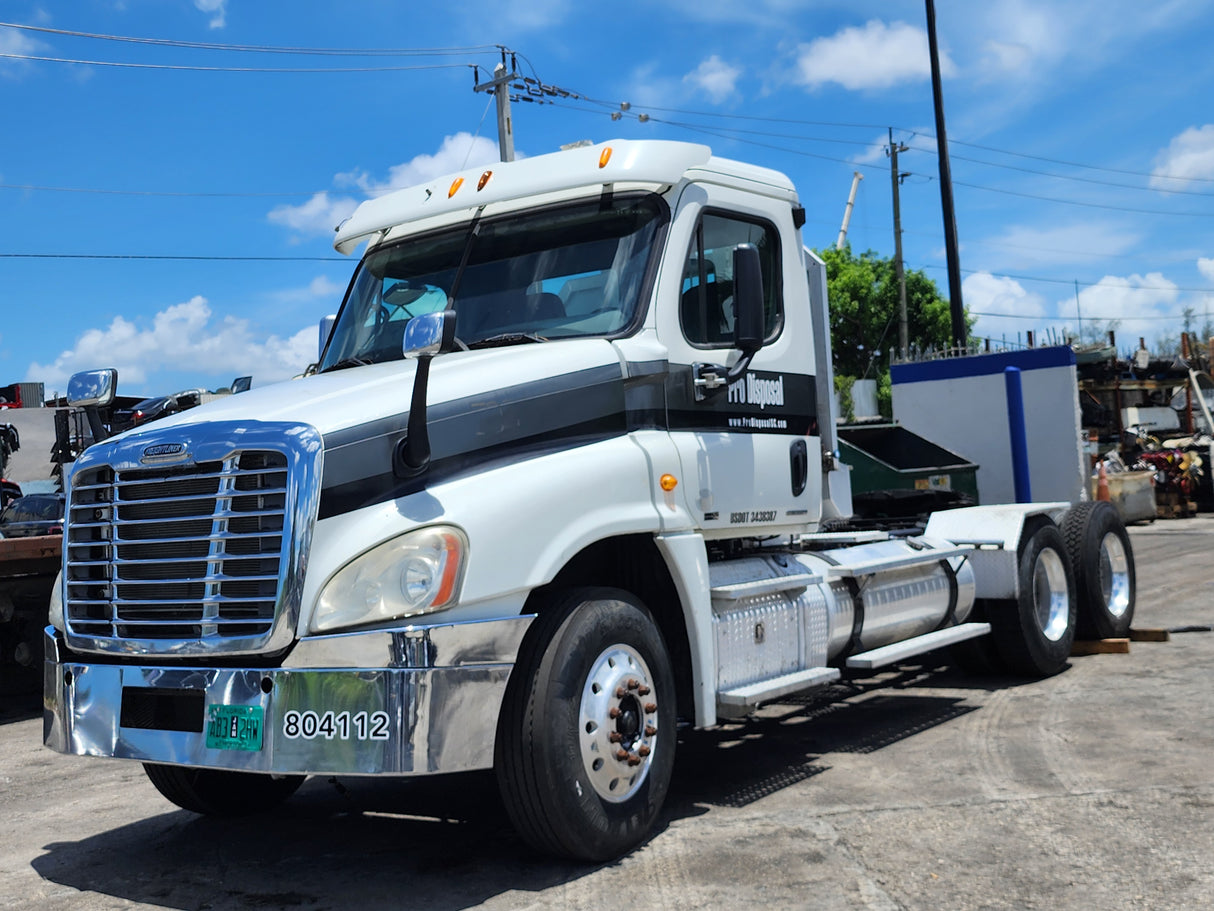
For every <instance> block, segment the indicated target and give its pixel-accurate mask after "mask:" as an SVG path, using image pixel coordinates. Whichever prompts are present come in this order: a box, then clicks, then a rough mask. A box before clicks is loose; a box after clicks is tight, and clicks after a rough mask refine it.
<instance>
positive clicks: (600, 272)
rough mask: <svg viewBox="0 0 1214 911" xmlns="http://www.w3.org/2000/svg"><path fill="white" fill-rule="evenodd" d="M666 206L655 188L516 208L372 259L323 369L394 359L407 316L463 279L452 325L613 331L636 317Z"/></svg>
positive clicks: (507, 336) (512, 332)
mask: <svg viewBox="0 0 1214 911" xmlns="http://www.w3.org/2000/svg"><path fill="white" fill-rule="evenodd" d="M666 213H667V209H666V206H665V203H663V202H662V201H661V199H660V198H659V197H657V196H654V195H652V194H645V195H639V196H638V195H632V196H621V197H604V198H602V199H596V200H594V201H592V202H586V203H580V204H576V205H570V206H561V207H553V208H549V209H542V210H530V211H526V212H520V213H513V214H510V215H505V216H502V217H500V218H493V219H488V218H487V219H485V220H484V221H482V222H480V223H479V224H478V225H477V226H476V233H475V234H473V233H472V231H471V225H470V224H464V225H461V226H459V227H457V228H453V229H451V230H447V231H443V232H441V233H437V234H430V235H425V236H422V237H416V238H410V239H408V240H405V241H402V242H401V243H398V244H394V245H392V246H390V247H385V248H383V249H381V250H376V251H374V252H372V253H370V254H368V255H367V256H366V258H364V259H363V261H362V263H361V264H360V265H359V270H358V273H357V275H356V276H355V278H354V282H353V284H352V285H351V288H350V294H349V296H348V297H347V299H346V302H345V304H344V305H343V307H342V309H341V313H340V314H339V316H338V319H337V324H336V326H334V328H333V334H332V336H331V337H330V340H329V345H328V347H327V348H326V350H325V354H324V359H323V360H322V362H321V364H320V369H321V370H327V369H333V368H335V367H338V366H349V365H354V364H358V363H375V362H378V361H387V360H397V359H399V358H400V357H401V343H402V340H403V338H404V331H405V324H406V323H407V322H408V321H409V320H410V319H411V318H412V317H414V316H419V315H421V314H423V313H431V312H434V311H437V310H443V309H446V307H447V304H448V295H449V294H450V292H451V289H452V287H453V285H454V284H455V281H456V275H457V273H458V272H459V266H460V262H461V260H463V258H464V255H465V248H467V265H466V266H465V268H464V270H463V274H462V275H460V277H459V283H458V287H457V288H456V297H455V300H454V301H453V302H452V303H451V307H452V309H454V310H455V313H456V322H455V333H456V336H457V337H458V338H459V340H460V341H461V342H463V343H464V344H465V345H468V346H470V347H476V346H477V345H478V344H480V343H490V344H492V343H493V340H507V341H511V340H516V339H517V340H524V339H527V340H541V341H543V340H547V339H558V338H585V337H592V336H613V335H618V334H619V333H621V332H623V331H624V330H625V329H627V328H628V327H629V326H631V325H632V323H633V321H634V319H635V318H636V316H637V314H638V309H639V307H640V301H641V295H642V291H643V290H644V285H645V280H646V276H647V274H648V272H649V265H650V259H651V256H650V254H651V251H652V250H653V249H654V238H655V237H656V235H657V232H658V230H659V229H660V228H661V227H662V226H663V225H664V224H665V221H666V217H667V215H666Z"/></svg>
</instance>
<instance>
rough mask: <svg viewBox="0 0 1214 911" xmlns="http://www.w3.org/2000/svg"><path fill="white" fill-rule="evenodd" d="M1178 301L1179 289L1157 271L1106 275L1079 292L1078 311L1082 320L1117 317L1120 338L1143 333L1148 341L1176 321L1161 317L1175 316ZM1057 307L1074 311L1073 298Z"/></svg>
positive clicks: (1102, 319)
mask: <svg viewBox="0 0 1214 911" xmlns="http://www.w3.org/2000/svg"><path fill="white" fill-rule="evenodd" d="M1181 304H1182V301H1181V292H1180V289H1179V288H1178V287H1177V286H1176V283H1175V282H1172V281H1170V280H1168V279H1167V278H1164V276H1163V274H1162V273H1160V272H1148V273H1147V274H1146V275H1139V274H1137V273H1135V274H1133V275H1127V276H1117V275H1106V276H1104V277H1103V278H1102V279H1100V281H1098V282H1097V283H1096V284H1095V285H1092V286H1090V287H1087V288H1083V289H1081V290H1080V292H1079V312H1080V313H1081V314H1082V316H1083V319H1084V320H1089V319H1091V320H1099V321H1101V322H1104V321H1109V320H1116V321H1117V335H1118V337H1119V338H1121V339H1125V338H1128V337H1133V336H1142V337H1144V338H1146V339H1147V341H1148V344H1149V343H1150V342H1151V340H1152V339H1153V338H1154V337H1156V336H1158V335H1159V334H1160V333H1164V332H1167V331H1168V330H1170V329H1173V328H1175V325H1176V324H1178V323H1179V320H1177V323H1176V324H1173V323H1171V322H1169V321H1165V320H1162V319H1161V318H1162V317H1169V316H1178V315H1179V314H1180V311H1181V309H1182V308H1181ZM1060 307H1066V308H1067V310H1066V311H1065V312H1074V309H1075V299H1074V297H1071V298H1069V299H1068V300H1066V301H1064V302H1063V303H1061V304H1060ZM1122 347H1124V343H1123V344H1122Z"/></svg>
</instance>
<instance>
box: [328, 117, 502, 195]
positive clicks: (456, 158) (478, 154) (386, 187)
mask: <svg viewBox="0 0 1214 911" xmlns="http://www.w3.org/2000/svg"><path fill="white" fill-rule="evenodd" d="M518 157H520V158H521V157H522V156H521V155H520V156H518ZM498 159H499V151H498V145H497V142H495V141H494V140H492V139H486V138H485V137H484V136H473V135H472V134H471V133H466V132H463V133H456V134H455V135H454V136H444V137H443V141H442V144H441V145H440V146H439V147H438V151H437V152H435V153H434V154H433V155H428V154H425V153H422V154H420V155H415V156H414V157H413V158H410V159H409V160H408V161H406V162H403V163H402V164H398V165H393V166H392V167H391V168H389V169H388V176H387V177H386V178H384V179H382V180H380V179H377V178H374V177H372V176H371V175H370V174H368V173H367V172H366V171H347V172H345V173H343V174H338V175H337V176H336V177H335V178H334V179H333V182H334V183H336V184H337V185H338V186H354V187H358V188H359V189H360V190H362V191H363V192H364V193H365V194H367V196H369V197H371V196H382V195H383V194H384V193H390V192H391V191H392V190H399V189H401V188H402V187H413V186H416V185H417V184H420V183H425V182H426V181H428V180H433V179H434V178H435V177H442V176H443V175H444V174H451V173H453V172H455V171H462V170H464V169H465V168H479V167H481V166H482V165H487V164H492V163H494V162H495V161H498Z"/></svg>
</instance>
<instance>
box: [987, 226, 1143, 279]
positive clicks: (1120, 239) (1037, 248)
mask: <svg viewBox="0 0 1214 911" xmlns="http://www.w3.org/2000/svg"><path fill="white" fill-rule="evenodd" d="M1141 241H1142V234H1141V232H1138V231H1132V230H1127V229H1124V228H1121V227H1118V226H1116V225H1114V224H1110V223H1106V222H1099V221H1096V222H1076V223H1073V224H1069V225H1051V226H1049V227H1045V228H1038V227H1036V226H1032V225H1012V226H1010V227H1008V228H1007V229H1005V230H1004V232H1003V233H1002V234H998V235H996V236H994V237H991V238H988V239H987V240H985V241H984V242H983V244H982V246H983V247H986V246H988V245H989V246H992V247H998V248H1000V249H999V252H998V253H997V254H995V255H994V256H992V255H990V254H986V255H985V258H986V260H987V263H988V266H989V263H990V261H991V260H992V259H994V260H996V261H997V262H998V263H999V268H1001V269H1007V268H1025V267H1028V266H1035V265H1042V264H1046V263H1049V264H1057V263H1063V264H1066V263H1087V262H1092V261H1094V260H1101V259H1108V258H1109V257H1110V256H1119V255H1120V254H1122V253H1125V252H1127V251H1129V250H1132V249H1133V248H1134V247H1135V246H1136V245H1137V244H1139V243H1140V242H1141Z"/></svg>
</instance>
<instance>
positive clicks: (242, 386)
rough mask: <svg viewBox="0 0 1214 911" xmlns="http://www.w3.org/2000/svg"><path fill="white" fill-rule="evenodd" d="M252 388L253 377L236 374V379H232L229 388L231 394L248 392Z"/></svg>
mask: <svg viewBox="0 0 1214 911" xmlns="http://www.w3.org/2000/svg"><path fill="white" fill-rule="evenodd" d="M252 388H253V377H251V376H238V377H236V379H234V380H232V386H231V389H232V394H233V395H235V394H236V393H238V392H248V391H249V390H250V389H252Z"/></svg>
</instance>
